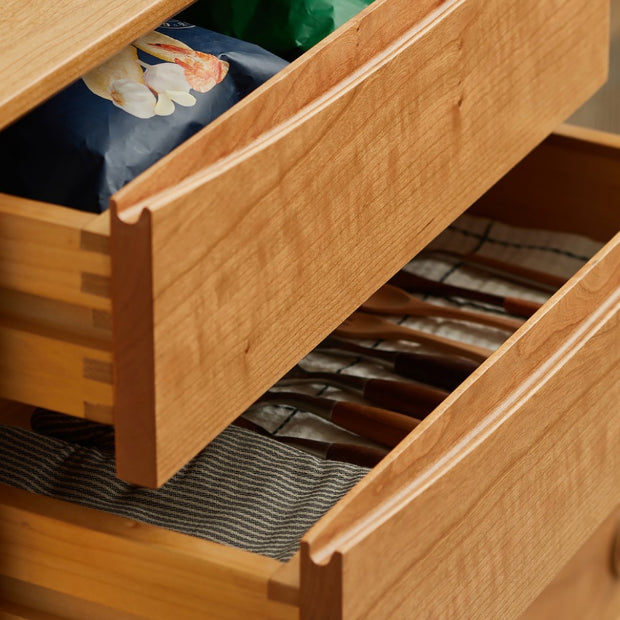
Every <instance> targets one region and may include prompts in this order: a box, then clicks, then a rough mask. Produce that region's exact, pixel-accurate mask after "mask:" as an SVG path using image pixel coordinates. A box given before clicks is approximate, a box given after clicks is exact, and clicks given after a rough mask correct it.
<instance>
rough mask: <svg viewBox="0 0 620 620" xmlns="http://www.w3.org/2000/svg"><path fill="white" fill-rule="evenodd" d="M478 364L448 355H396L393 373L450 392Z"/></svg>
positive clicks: (404, 353)
mask: <svg viewBox="0 0 620 620" xmlns="http://www.w3.org/2000/svg"><path fill="white" fill-rule="evenodd" d="M478 366H479V364H478V363H477V362H475V361H473V360H469V359H466V358H464V357H455V356H449V355H432V354H428V355H426V354H424V355H420V354H416V355H412V354H409V353H406V352H402V353H400V352H399V353H398V354H397V355H396V356H395V357H394V372H395V373H396V374H398V375H401V377H408V378H409V379H415V380H416V381H420V382H422V383H428V384H429V385H432V386H435V387H438V388H441V389H443V390H448V391H450V392H451V391H452V390H453V389H454V388H456V387H457V386H459V385H460V384H461V383H462V382H463V381H464V380H465V379H466V378H467V377H468V376H469V375H470V374H471V373H472V372H473V371H474V370H476V368H478Z"/></svg>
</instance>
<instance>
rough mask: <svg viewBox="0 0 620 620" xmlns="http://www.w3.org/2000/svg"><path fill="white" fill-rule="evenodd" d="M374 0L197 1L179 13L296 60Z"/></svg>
mask: <svg viewBox="0 0 620 620" xmlns="http://www.w3.org/2000/svg"><path fill="white" fill-rule="evenodd" d="M371 2H372V0H228V1H227V2H197V3H196V4H194V5H193V6H191V7H189V8H188V9H186V10H185V11H183V12H182V13H180V14H179V15H178V18H179V19H182V20H186V21H188V22H191V23H193V24H196V25H197V26H202V27H203V28H209V29H210V30H215V31H217V32H221V33H222V34H227V35H229V36H232V37H236V38H237V39H242V40H244V41H249V42H251V43H256V44H257V45H260V46H261V47H263V48H265V49H267V50H269V51H270V52H273V53H274V54H277V55H278V56H281V57H282V58H286V59H288V60H292V59H294V58H296V57H297V56H299V55H300V54H302V53H303V52H305V51H306V50H308V49H309V48H311V47H312V46H313V45H314V44H315V43H318V42H319V41H320V40H321V39H323V38H324V37H326V36H327V35H328V34H329V33H330V32H332V31H333V30H335V29H336V28H338V27H339V26H341V25H342V24H344V23H345V22H346V21H347V20H349V19H351V17H353V16H354V15H356V14H357V13H359V12H360V11H361V10H362V9H364V8H365V7H366V6H368V5H369V4H370V3H371Z"/></svg>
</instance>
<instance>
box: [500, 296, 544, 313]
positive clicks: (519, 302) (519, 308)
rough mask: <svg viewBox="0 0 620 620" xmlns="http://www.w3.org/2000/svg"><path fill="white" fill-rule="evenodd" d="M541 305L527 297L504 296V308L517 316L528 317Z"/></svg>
mask: <svg viewBox="0 0 620 620" xmlns="http://www.w3.org/2000/svg"><path fill="white" fill-rule="evenodd" d="M541 306H542V304H539V303H538V302H536V301H530V300H529V299H518V298H517V297H505V298H504V310H506V312H509V313H510V314H516V315H518V316H524V317H530V316H532V314H534V312H536V311H537V310H540V307H541Z"/></svg>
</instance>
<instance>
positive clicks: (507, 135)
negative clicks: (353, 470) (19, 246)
mask: <svg viewBox="0 0 620 620" xmlns="http://www.w3.org/2000/svg"><path fill="white" fill-rule="evenodd" d="M393 4H398V5H401V6H407V7H408V6H409V5H410V3H409V2H408V0H392V2H391V3H390V5H393ZM380 6H381V5H379V8H380ZM383 6H386V7H387V3H385V4H384V5H383ZM386 14H387V13H386ZM406 18H407V13H406V11H404V12H403V19H406ZM413 20H414V21H413V22H411V23H410V26H411V28H410V30H408V31H407V32H406V33H405V34H403V36H402V37H400V38H398V39H396V40H394V41H393V43H392V44H391V45H387V46H386V45H385V44H384V42H383V41H381V42H380V45H379V46H378V47H377V48H376V49H375V54H374V55H372V56H371V60H370V61H369V62H368V63H366V64H365V65H363V66H361V67H359V69H358V70H357V71H355V72H352V73H351V74H350V75H349V77H348V78H346V79H343V80H342V81H341V82H340V83H339V84H338V85H337V86H335V87H334V88H333V89H329V90H327V91H326V92H325V93H324V94H323V95H322V96H321V97H320V98H318V99H316V100H315V101H314V102H313V103H311V104H310V105H309V106H308V107H307V108H304V109H303V110H301V111H299V113H298V114H296V115H294V116H292V117H291V118H290V119H289V120H288V121H284V122H283V123H282V124H280V125H279V126H277V127H274V128H273V130H271V131H267V132H266V133H265V134H263V135H262V136H261V137H259V138H258V139H257V140H255V141H254V142H252V143H251V144H249V145H248V146H247V147H245V148H243V149H240V150H239V151H238V152H236V153H235V154H234V155H231V156H230V157H228V158H227V157H224V158H223V159H221V160H219V161H218V162H216V163H215V164H213V165H211V166H207V167H206V168H205V169H204V170H202V171H201V172H199V173H197V174H195V175H193V176H192V177H190V178H189V179H188V180H187V181H185V182H183V183H181V184H180V185H179V186H178V187H172V188H171V189H170V190H168V191H163V192H161V193H160V194H158V195H156V196H153V197H151V198H150V199H149V200H148V201H146V202H145V203H138V204H135V205H131V204H130V205H121V204H120V203H119V205H118V208H117V209H116V212H115V214H114V215H113V218H112V264H113V300H114V305H115V312H114V320H115V330H116V339H115V340H116V348H115V358H116V361H117V364H118V368H117V378H118V383H117V386H116V387H117V415H118V417H117V419H118V421H119V424H123V425H124V429H121V427H120V426H119V435H118V441H119V459H118V473H119V476H120V477H122V478H125V479H127V480H130V481H133V482H137V483H140V484H145V485H154V486H157V485H160V484H162V483H163V482H164V481H165V480H166V479H167V478H168V477H169V476H170V475H172V474H173V473H174V472H175V471H176V470H177V469H178V468H179V467H180V466H182V465H183V464H184V463H185V462H186V461H187V460H188V459H189V458H190V457H191V456H193V455H194V454H195V453H196V452H197V451H198V450H200V449H201V448H202V447H203V445H204V444H205V443H207V442H208V441H209V440H210V439H212V438H213V437H214V436H215V435H217V433H219V432H220V431H221V430H222V428H224V426H225V425H226V424H228V423H229V422H230V421H231V420H232V419H233V418H234V417H235V416H236V415H238V413H239V412H240V411H242V410H243V409H244V408H245V407H247V406H248V405H249V404H250V403H251V402H252V401H253V400H254V399H255V398H256V397H258V396H259V394H260V393H261V392H263V391H264V390H265V389H266V388H267V387H268V386H269V385H271V384H272V383H273V382H274V381H275V380H276V379H278V378H279V377H280V376H281V375H282V374H283V373H284V372H285V371H286V370H288V368H290V367H291V366H292V365H293V364H294V363H295V362H296V361H297V360H298V359H300V358H301V357H302V356H303V355H304V354H305V353H307V352H308V351H309V350H310V349H311V348H312V347H313V346H314V345H316V344H317V343H318V341H319V340H321V339H322V338H323V337H324V336H325V335H326V334H327V333H328V332H329V331H331V330H332V329H333V328H335V327H336V326H337V325H338V324H339V323H340V322H341V321H342V320H343V319H344V318H345V317H346V316H347V315H348V314H350V312H351V311H353V310H354V309H355V308H356V307H357V306H358V305H359V304H360V303H361V302H362V301H363V300H364V299H365V298H367V297H368V296H369V294H370V293H372V292H373V291H374V290H376V289H377V288H378V287H379V286H380V285H381V284H382V283H384V282H385V281H386V280H387V279H388V278H389V277H390V276H391V275H393V273H394V272H395V271H396V270H397V269H398V268H400V267H401V266H402V265H403V264H404V263H405V262H406V261H407V260H408V259H409V258H410V257H411V255H413V254H414V253H415V252H416V251H417V250H419V249H420V248H421V247H423V245H425V244H426V243H427V242H428V241H430V240H431V239H432V238H433V237H434V236H435V235H437V234H438V233H439V232H440V231H441V230H442V229H443V228H444V227H445V226H446V225H447V224H448V223H449V222H451V221H452V220H453V219H454V218H455V217H456V216H457V215H458V214H459V213H461V212H462V211H463V210H464V209H465V208H466V207H468V206H469V205H470V204H471V203H472V202H473V201H474V200H475V199H477V198H478V197H479V196H480V195H481V194H482V193H483V192H484V191H485V190H486V189H488V188H489V187H490V185H491V184H492V183H493V182H495V181H496V180H497V179H498V178H499V177H500V176H501V175H502V174H503V173H505V172H506V171H507V170H508V169H509V168H511V167H512V166H513V165H514V164H515V163H516V162H517V161H518V160H519V159H520V158H522V157H523V156H524V155H525V154H526V153H527V152H528V151H529V150H531V149H532V147H533V146H534V145H535V144H537V143H538V142H540V141H541V140H542V139H543V138H544V137H545V135H546V134H548V133H549V132H550V131H551V130H552V128H553V127H555V126H557V124H559V122H560V121H561V120H562V119H563V118H565V117H566V116H567V115H568V114H569V113H570V112H571V111H572V110H573V109H574V108H575V107H576V106H577V105H579V103H581V102H582V101H583V100H584V99H585V98H586V97H587V96H588V95H589V94H590V93H591V92H593V90H594V89H595V88H596V87H597V86H598V85H600V83H601V82H602V80H603V79H604V77H605V70H606V58H607V6H606V2H605V1H604V0H598V1H596V2H591V3H588V4H587V6H585V7H584V5H583V3H582V2H579V1H577V0H571V1H568V2H563V3H561V4H558V3H540V2H535V1H533V0H532V1H529V2H522V1H518V2H517V1H516V0H511V1H510V2H508V3H507V2H504V1H502V2H499V1H494V2H486V1H485V2H483V1H482V0H447V1H446V2H444V3H442V4H441V5H440V6H439V7H438V8H437V9H435V10H433V11H430V12H429V13H428V14H427V15H426V16H425V18H424V19H418V16H417V15H415V14H414V18H413ZM577 42H578V44H576V43H577ZM371 44H372V42H371ZM506 76H510V79H506ZM295 88H303V84H296V85H295ZM254 105H255V106H256V107H257V108H260V98H259V97H257V98H256V99H255V100H254ZM231 118H232V117H231ZM236 131H238V130H236ZM197 152H198V153H199V152H200V149H198V151H197ZM183 156H184V157H191V156H192V152H191V150H189V151H184V153H183ZM163 173H164V171H163V170H162V174H163ZM174 181H175V180H174V178H171V179H170V181H169V183H168V184H169V185H171V186H172V185H174ZM147 206H148V208H144V207H147ZM136 221H137V222H138V223H137V224H135V222H136ZM132 223H133V224H132ZM149 260H150V261H151V265H152V269H150V270H149V269H148V268H145V266H146V265H148V263H149ZM132 269H133V271H134V272H133V273H132V274H128V273H127V272H128V270H132ZM145 269H146V270H145ZM148 272H150V274H151V276H150V277H151V278H152V280H151V281H149V275H148ZM117 274H119V275H120V274H124V275H122V278H121V279H119V280H118V283H117V282H116V276H117ZM140 274H143V275H140ZM131 282H133V283H135V285H136V286H133V287H132V286H130V285H129V284H130V283H131ZM138 283H139V286H138ZM151 327H152V329H151ZM125 336H127V337H130V339H131V347H129V346H128V345H127V342H128V340H125ZM137 360H142V361H143V363H142V364H139V363H138V361H137ZM137 394H140V397H139V398H140V401H141V402H143V403H149V404H151V405H152V407H153V409H152V410H151V412H150V413H146V412H145V413H144V415H143V416H142V417H141V418H140V419H138V418H136V421H135V424H134V423H133V422H132V421H131V420H130V419H129V417H128V416H133V415H135V406H134V405H135V403H136V399H137V398H138V396H137ZM121 418H127V420H129V421H127V422H121ZM145 418H149V419H150V420H155V422H151V423H148V420H145ZM132 424H134V426H133V427H132ZM154 427H156V429H157V431H156V433H155V434H154V433H153V431H152V429H153V428H154ZM144 429H146V432H148V433H149V434H150V437H146V435H145V430H144ZM149 429H150V430H149ZM139 434H140V436H141V437H144V443H143V446H144V449H140V447H139V446H138V445H137V444H135V443H134V439H135V437H136V436H138V435H139ZM123 444H126V445H131V449H132V450H133V451H134V453H133V454H134V456H133V457H131V458H125V457H124V456H123V455H124V454H127V455H129V454H130V453H129V450H123V449H122V445H123ZM138 464H139V466H138Z"/></svg>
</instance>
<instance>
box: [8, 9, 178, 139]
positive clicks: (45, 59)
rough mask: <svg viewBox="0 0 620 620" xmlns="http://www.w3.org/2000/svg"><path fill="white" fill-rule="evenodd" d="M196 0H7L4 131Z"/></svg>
mask: <svg viewBox="0 0 620 620" xmlns="http://www.w3.org/2000/svg"><path fill="white" fill-rule="evenodd" d="M188 4H190V0H133V1H132V2H125V1H124V0H89V1H88V2H75V0H56V1H55V2H53V3H50V2H47V1H46V0H28V2H21V1H20V0H7V2H5V3H4V5H3V20H2V24H3V36H2V44H1V46H0V50H1V52H2V63H1V65H0V129H1V128H2V127H5V126H6V125H8V124H9V123H11V122H12V121H13V120H15V119H16V118H18V117H19V116H21V115H22V114H23V113H25V112H27V111H28V110H30V109H32V108H34V107H35V106H36V105H38V104H39V103H41V102H42V101H44V100H45V99H47V98H48V97H49V96H50V95H52V94H54V93H56V92H58V91H59V90H60V89H61V88H63V87H64V86H67V85H68V84H70V83H71V82H72V81H74V80H75V79H76V78H78V77H80V76H81V75H83V74H84V73H86V71H88V70H89V69H92V68H93V67H95V66H97V65H98V64H99V63H101V62H103V61H104V60H106V58H108V57H109V56H112V54H114V53H115V52H117V51H118V50H120V49H121V48H122V47H124V46H125V45H127V44H129V43H130V42H131V41H132V40H133V39H136V38H137V37H138V36H140V35H141V34H144V33H145V32H148V31H149V30H151V29H152V28H155V27H156V26H158V25H159V24H160V23H161V22H162V21H164V20H165V19H168V18H169V17H171V16H172V15H173V14H174V13H176V12H177V11H180V10H181V9H183V8H185V7H186V6H187V5H188Z"/></svg>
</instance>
